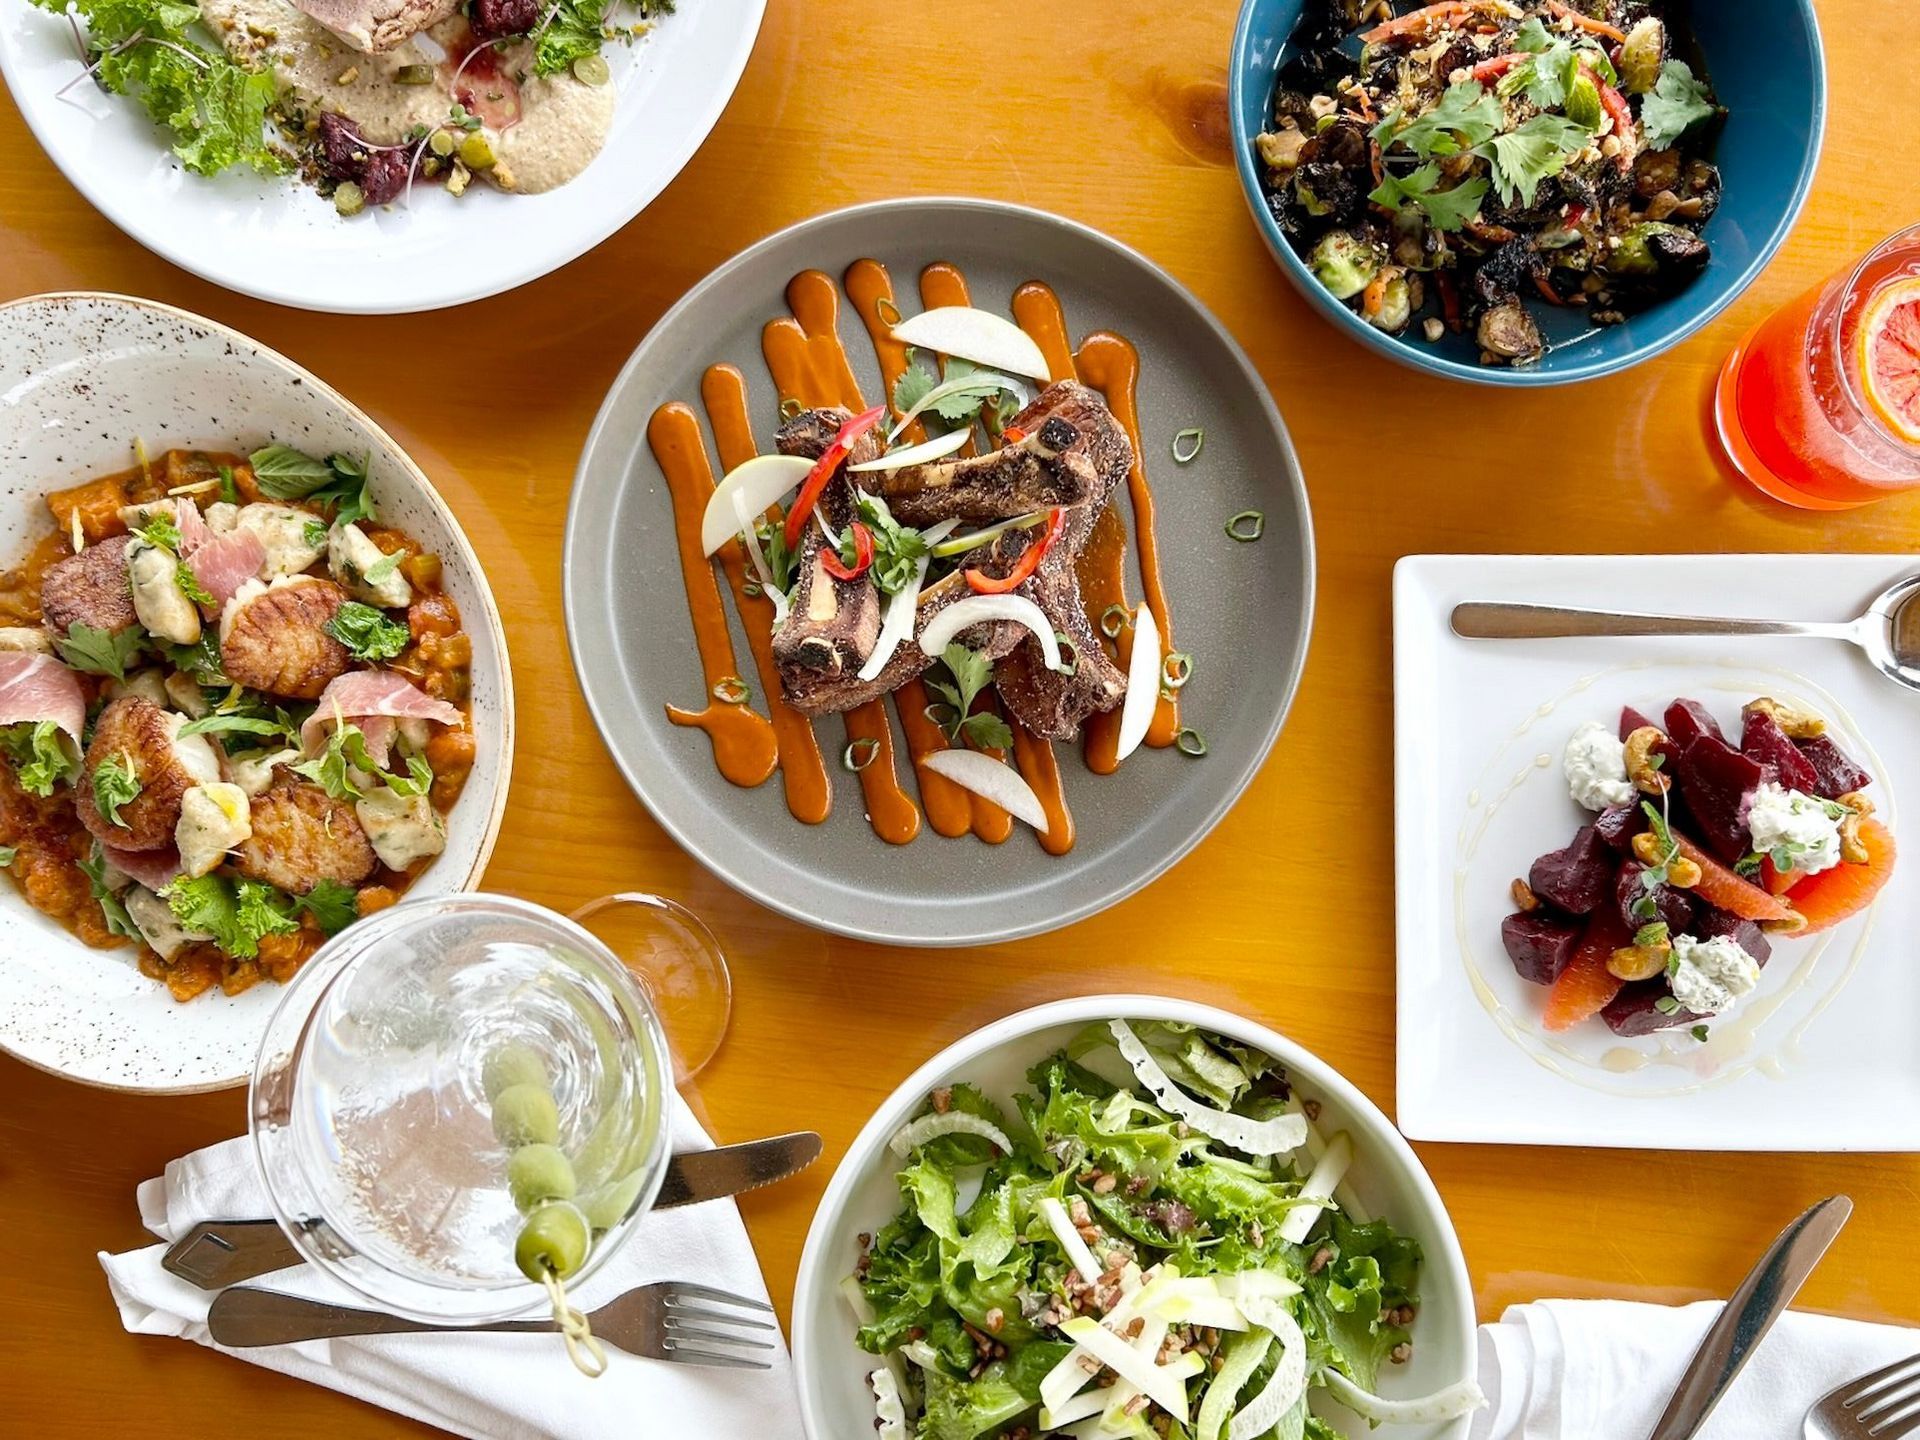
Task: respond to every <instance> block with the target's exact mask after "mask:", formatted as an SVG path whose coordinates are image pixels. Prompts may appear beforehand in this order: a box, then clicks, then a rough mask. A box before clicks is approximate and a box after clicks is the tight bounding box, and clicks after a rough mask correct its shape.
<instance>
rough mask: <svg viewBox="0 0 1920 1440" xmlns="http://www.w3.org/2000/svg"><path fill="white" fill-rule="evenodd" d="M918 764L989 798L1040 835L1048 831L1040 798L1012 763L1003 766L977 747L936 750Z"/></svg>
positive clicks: (961, 786) (964, 788) (965, 788)
mask: <svg viewBox="0 0 1920 1440" xmlns="http://www.w3.org/2000/svg"><path fill="white" fill-rule="evenodd" d="M920 763H921V764H922V765H925V766H926V767H927V768H928V769H929V770H931V771H933V773H934V774H936V775H944V776H946V778H947V779H949V780H951V781H953V783H954V784H956V785H958V786H959V787H960V788H961V789H962V790H971V791H972V792H973V793H974V794H976V795H979V796H981V797H982V798H984V799H987V800H991V801H992V802H993V803H994V804H996V805H998V806H999V807H1000V808H1001V809H1002V810H1004V811H1006V812H1007V813H1008V814H1009V815H1011V816H1013V817H1014V818H1015V819H1018V820H1024V821H1026V822H1027V824H1029V825H1031V826H1032V827H1033V828H1034V829H1035V830H1038V831H1039V832H1040V833H1041V834H1042V835H1044V834H1046V833H1047V812H1046V810H1045V809H1044V808H1043V807H1042V806H1041V804H1040V797H1039V796H1038V795H1036V794H1034V793H1033V787H1032V786H1031V785H1029V784H1027V782H1026V781H1025V780H1022V779H1021V778H1020V772H1019V771H1018V770H1015V769H1014V768H1013V767H1012V766H1011V765H1003V764H1001V763H1000V762H999V761H998V760H995V759H994V758H993V757H992V756H991V755H982V754H981V753H980V752H979V751H978V750H936V751H934V752H933V754H931V755H929V756H927V758H926V759H925V760H922V761H921V762H920Z"/></svg>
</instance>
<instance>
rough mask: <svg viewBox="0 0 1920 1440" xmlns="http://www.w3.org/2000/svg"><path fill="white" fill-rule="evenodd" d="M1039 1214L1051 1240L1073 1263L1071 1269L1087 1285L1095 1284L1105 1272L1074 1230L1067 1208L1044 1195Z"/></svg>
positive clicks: (1089, 1248) (1078, 1233)
mask: <svg viewBox="0 0 1920 1440" xmlns="http://www.w3.org/2000/svg"><path fill="white" fill-rule="evenodd" d="M1040 1213H1041V1215H1043V1216H1045V1217H1046V1221H1047V1228H1048V1229H1049V1230H1051V1231H1053V1238H1054V1239H1056V1240H1058V1241H1059V1242H1060V1248H1061V1249H1062V1250H1064V1251H1066V1252H1067V1259H1069V1260H1071V1261H1072V1262H1073V1268H1074V1269H1075V1270H1078V1271H1079V1272H1080V1278H1081V1279H1082V1280H1084V1281H1086V1282H1087V1283H1088V1284H1089V1285H1092V1284H1095V1283H1096V1282H1097V1281H1098V1280H1099V1279H1100V1276H1101V1275H1102V1274H1103V1273H1105V1272H1104V1270H1103V1267H1102V1266H1101V1264H1100V1262H1099V1261H1098V1260H1096V1259H1094V1257H1093V1250H1092V1248H1091V1247H1090V1246H1088V1244H1087V1242H1086V1241H1085V1240H1084V1239H1082V1238H1081V1235H1080V1232H1079V1231H1078V1230H1076V1229H1074V1227H1073V1220H1072V1219H1071V1217H1069V1216H1068V1214H1067V1207H1066V1206H1064V1205H1062V1204H1061V1203H1060V1202H1059V1201H1058V1200H1056V1199H1054V1198H1053V1196H1051V1195H1045V1196H1042V1197H1041V1200H1040Z"/></svg>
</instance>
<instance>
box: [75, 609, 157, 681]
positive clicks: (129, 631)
mask: <svg viewBox="0 0 1920 1440" xmlns="http://www.w3.org/2000/svg"><path fill="white" fill-rule="evenodd" d="M53 643H54V647H55V648H56V649H57V650H59V652H60V658H61V659H62V660H64V661H66V662H67V664H69V665H71V666H72V667H73V668H74V669H76V670H84V671H85V672H86V673H87V674H89V675H111V676H112V677H113V678H114V679H115V680H124V679H126V678H127V662H128V661H130V660H131V659H133V657H134V656H136V655H138V654H139V653H140V646H141V643H142V642H141V639H140V627H139V626H137V625H129V626H127V628H126V629H124V630H101V629H98V628H96V627H95V626H92V625H86V624H82V623H81V622H79V621H77V620H76V621H75V622H74V623H73V624H72V625H70V626H68V627H67V638H66V639H64V640H60V639H56V640H55V641H54V642H53Z"/></svg>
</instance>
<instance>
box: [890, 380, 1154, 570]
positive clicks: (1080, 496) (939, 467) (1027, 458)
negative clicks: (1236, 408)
mask: <svg viewBox="0 0 1920 1440" xmlns="http://www.w3.org/2000/svg"><path fill="white" fill-rule="evenodd" d="M1012 424H1013V425H1015V426H1018V427H1019V429H1020V430H1021V431H1022V432H1024V438H1023V439H1021V440H1020V441H1018V442H1017V443H1015V444H1012V445H1008V446H1005V447H1003V448H1002V449H999V450H996V451H994V452H993V453H992V454H990V455H974V456H969V457H968V458H966V459H964V460H941V461H936V462H934V463H933V464H931V465H908V466H904V467H902V468H901V469H899V470H882V471H879V472H878V473H874V474H868V475H863V476H861V477H860V483H861V484H862V485H863V486H864V487H866V488H867V489H868V490H870V491H872V492H873V493H874V494H877V495H880V496H881V497H883V498H884V499H885V500H886V502H887V505H888V506H889V508H891V509H892V511H893V515H894V518H895V519H896V520H898V521H899V522H900V523H901V524H903V525H914V526H919V527H925V526H928V525H932V524H936V523H938V522H939V521H941V520H947V519H958V520H960V521H962V522H979V521H992V520H1004V519H1008V518H1010V517H1011V516H1014V515H1023V514H1025V513H1027V512H1028V511H1031V510H1045V509H1049V508H1051V507H1053V506H1055V505H1063V506H1079V505H1091V506H1092V507H1093V509H1092V514H1098V513H1099V506H1100V505H1101V504H1103V503H1104V499H1103V498H1102V497H1103V495H1104V491H1103V489H1102V485H1103V481H1104V479H1105V477H1106V476H1107V475H1108V473H1109V472H1110V471H1111V469H1112V467H1113V464H1114V461H1115V460H1116V458H1121V457H1124V459H1125V460H1126V462H1127V463H1128V464H1130V463H1131V461H1132V455H1133V452H1132V449H1131V447H1130V446H1129V445H1128V444H1127V436H1126V432H1125V431H1123V430H1122V429H1121V428H1120V426H1119V425H1118V424H1117V423H1115V421H1114V418H1113V416H1112V414H1111V413H1109V412H1108V410H1107V407H1106V403H1105V402H1104V401H1102V400H1101V398H1100V397H1099V395H1097V394H1096V393H1095V392H1094V391H1092V390H1089V389H1087V388H1086V387H1085V386H1084V385H1080V384H1077V383H1076V382H1074V381H1072V380H1062V381H1060V382H1059V383H1058V384H1055V385H1050V386H1048V387H1047V389H1046V390H1045V391H1043V392H1042V393H1041V395H1040V397H1039V398H1038V399H1037V400H1035V401H1034V402H1033V403H1032V404H1031V405H1029V406H1027V408H1026V409H1024V410H1022V411H1021V412H1020V413H1019V414H1018V415H1016V416H1015V417H1014V419H1013V421H1012ZM1119 473H1120V474H1122V475H1124V474H1125V473H1126V465H1125V464H1123V465H1121V466H1120V470H1119ZM1109 488H1110V487H1109ZM1088 523H1089V524H1091V523H1092V522H1091V519H1089V521H1088ZM1081 538H1082V539H1083V540H1084V539H1085V536H1084V535H1083V536H1082V537H1081Z"/></svg>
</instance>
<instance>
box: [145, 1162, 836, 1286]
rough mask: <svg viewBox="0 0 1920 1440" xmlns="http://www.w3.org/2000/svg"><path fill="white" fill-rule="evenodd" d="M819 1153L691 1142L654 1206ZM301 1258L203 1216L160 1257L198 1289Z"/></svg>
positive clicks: (786, 1169) (239, 1224)
mask: <svg viewBox="0 0 1920 1440" xmlns="http://www.w3.org/2000/svg"><path fill="white" fill-rule="evenodd" d="M819 1158H820V1137H819V1136H818V1135H816V1134H815V1133H814V1132H813V1131H811V1130H796V1131H794V1132H793V1133H792V1134H791V1135H775V1136H772V1137H770V1138H768V1139H765V1140H748V1141H745V1142H744V1143H742V1144H739V1145H722V1146H719V1147H718V1148H716V1149H713V1150H689V1151H687V1152H686V1153H685V1154H681V1155H675V1156H674V1157H673V1158H672V1159H670V1160H668V1161H667V1174H666V1178H665V1179H664V1180H662V1181H661V1183H660V1194H659V1196H658V1197H657V1198H656V1199H655V1200H654V1202H653V1208H654V1209H656V1210H669V1209H672V1208H673V1207H674V1206H676V1205H698V1204H699V1203H700V1202H701V1201H703V1200H719V1199H723V1198H724V1197H726V1196H729V1195H739V1194H743V1193H744V1192H746V1191H748V1190H758V1189H759V1188H760V1187H761V1186H762V1185H771V1184H772V1183H773V1182H774V1181H776V1180H784V1179H786V1178H787V1177H788V1176H789V1175H795V1174H798V1173H799V1172H800V1171H802V1170H804V1169H806V1168H807V1166H809V1165H811V1164H812V1163H813V1162H814V1161H815V1160H817V1159H819ZM300 1258H301V1257H300V1252H299V1251H298V1250H296V1249H294V1248H293V1242H292V1241H291V1240H289V1239H287V1237H286V1235H285V1233H284V1232H282V1230H281V1229H280V1226H279V1223H278V1222H277V1221H273V1220H202V1221H201V1222H200V1223H199V1224H198V1225H195V1226H194V1227H193V1229H191V1230H189V1231H188V1232H187V1233H186V1234H185V1235H183V1236H181V1237H180V1238H179V1239H178V1240H176V1241H174V1243H173V1244H172V1246H170V1247H169V1248H168V1250H167V1253H166V1254H165V1255H164V1256H163V1257H162V1258H161V1261H160V1263H161V1265H162V1266H164V1267H165V1268H166V1270H167V1271H168V1272H169V1273H170V1274H173V1275H177V1276H179V1277H180V1278H181V1279H182V1280H185V1281H187V1282H188V1283H189V1284H191V1285H197V1286H199V1287H200V1288H201V1289H202V1290H220V1289H223V1288H225V1287H226V1286H228V1285H237V1284H239V1283H240V1282H241V1281H242V1280H251V1279H253V1278H254V1277H255V1276H256V1275H265V1274H267V1273H268V1272H269V1271H273V1270H284V1269H286V1268H287V1266H289V1265H298V1264H299V1263H300Z"/></svg>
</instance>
